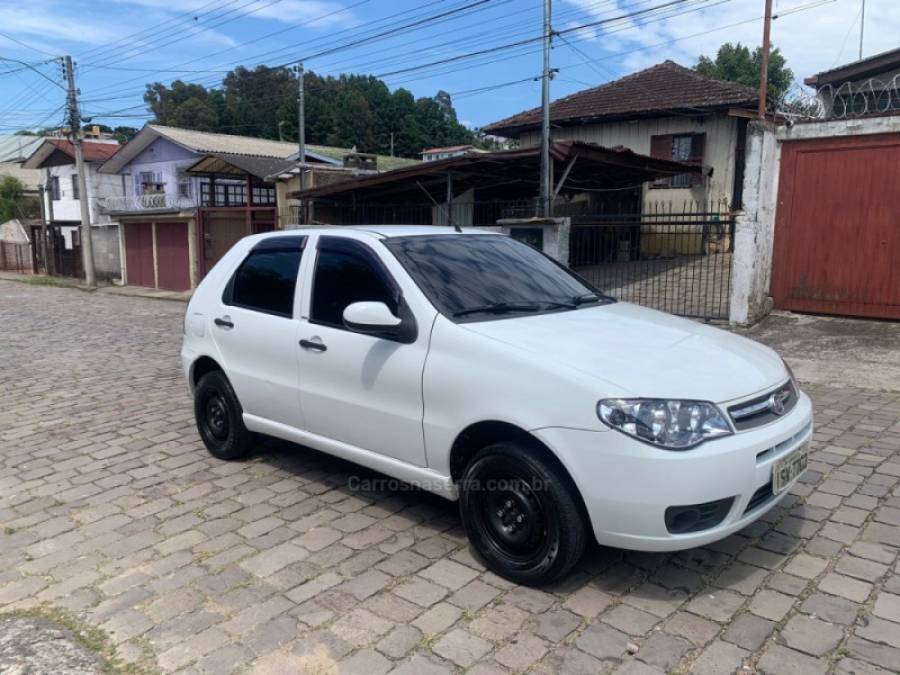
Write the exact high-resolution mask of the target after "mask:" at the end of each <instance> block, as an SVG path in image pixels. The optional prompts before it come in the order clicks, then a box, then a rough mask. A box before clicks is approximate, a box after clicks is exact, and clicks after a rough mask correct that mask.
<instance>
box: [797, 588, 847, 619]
mask: <svg viewBox="0 0 900 675" xmlns="http://www.w3.org/2000/svg"><path fill="white" fill-rule="evenodd" d="M859 608H860V605H858V604H856V603H855V602H850V601H849V600H846V599H844V598H839V597H837V596H834V595H826V594H825V593H813V594H812V595H810V596H809V597H808V598H807V599H806V600H804V601H803V604H802V605H800V611H801V612H806V613H807V614H811V615H813V616H816V617H818V618H820V619H825V621H830V622H831V623H839V624H843V625H845V626H849V625H852V624H853V623H854V622H855V621H856V615H857V613H858V612H859Z"/></svg>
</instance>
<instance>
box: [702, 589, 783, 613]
mask: <svg viewBox="0 0 900 675" xmlns="http://www.w3.org/2000/svg"><path fill="white" fill-rule="evenodd" d="M766 592H770V591H763V593H766ZM742 604H744V598H743V597H742V596H740V595H738V594H737V593H732V592H731V591H721V590H718V589H707V591H705V592H703V593H701V594H699V595H697V596H696V597H695V598H694V599H693V600H691V601H690V602H689V603H688V604H687V606H686V609H687V610H688V611H689V612H693V613H694V614H698V615H699V616H702V617H705V618H708V619H712V620H713V621H728V620H729V619H730V618H731V617H732V616H733V615H734V613H735V612H737V611H738V608H740V606H741V605H742Z"/></svg>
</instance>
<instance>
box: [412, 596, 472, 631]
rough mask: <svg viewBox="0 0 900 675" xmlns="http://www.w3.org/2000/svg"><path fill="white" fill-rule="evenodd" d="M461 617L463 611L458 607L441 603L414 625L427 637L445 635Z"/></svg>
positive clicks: (413, 623)
mask: <svg viewBox="0 0 900 675" xmlns="http://www.w3.org/2000/svg"><path fill="white" fill-rule="evenodd" d="M461 616H462V610H460V609H459V608H458V607H455V606H453V605H451V604H450V603H447V602H439V603H438V604H436V605H433V606H432V607H431V608H429V609H428V610H427V611H425V612H423V613H422V614H421V615H420V616H419V618H417V619H416V620H415V621H413V622H412V625H413V626H415V627H416V628H418V629H419V630H420V631H422V632H423V633H424V634H425V635H435V634H437V633H443V632H444V631H445V630H446V629H448V628H449V627H450V626H452V625H453V624H454V623H456V620H457V619H459V617H461Z"/></svg>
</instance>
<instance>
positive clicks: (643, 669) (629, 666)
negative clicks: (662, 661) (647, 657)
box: [613, 659, 666, 675]
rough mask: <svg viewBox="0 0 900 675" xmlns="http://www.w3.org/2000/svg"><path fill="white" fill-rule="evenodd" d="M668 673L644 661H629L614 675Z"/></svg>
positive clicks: (663, 674)
mask: <svg viewBox="0 0 900 675" xmlns="http://www.w3.org/2000/svg"><path fill="white" fill-rule="evenodd" d="M665 673H666V671H664V670H662V669H661V668H657V667H656V666H651V665H648V664H646V663H644V662H643V661H637V660H636V659H628V660H627V661H625V662H624V663H623V664H622V665H620V666H619V667H618V668H616V669H615V670H614V671H613V675H665Z"/></svg>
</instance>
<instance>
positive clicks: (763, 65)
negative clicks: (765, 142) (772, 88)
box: [758, 0, 772, 120]
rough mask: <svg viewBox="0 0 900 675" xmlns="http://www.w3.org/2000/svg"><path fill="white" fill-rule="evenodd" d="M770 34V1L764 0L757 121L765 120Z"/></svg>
mask: <svg viewBox="0 0 900 675" xmlns="http://www.w3.org/2000/svg"><path fill="white" fill-rule="evenodd" d="M771 32H772V0H766V13H765V19H764V21H763V43H762V58H761V59H760V64H759V111H758V116H759V119H761V120H764V119H766V96H767V95H768V92H769V38H770V35H771Z"/></svg>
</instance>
